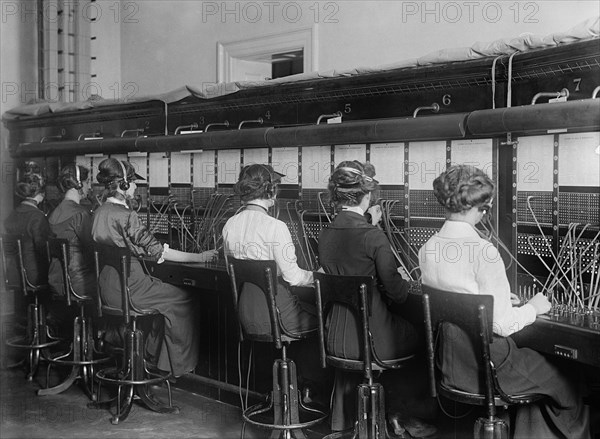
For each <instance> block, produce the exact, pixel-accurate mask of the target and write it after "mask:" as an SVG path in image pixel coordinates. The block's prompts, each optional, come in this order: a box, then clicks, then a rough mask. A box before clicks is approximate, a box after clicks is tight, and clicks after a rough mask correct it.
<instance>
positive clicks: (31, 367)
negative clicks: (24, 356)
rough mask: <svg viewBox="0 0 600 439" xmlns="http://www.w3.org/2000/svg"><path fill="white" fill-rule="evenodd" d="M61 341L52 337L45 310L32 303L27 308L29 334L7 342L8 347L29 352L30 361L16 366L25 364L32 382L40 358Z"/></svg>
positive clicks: (27, 374) (28, 378) (28, 377)
mask: <svg viewBox="0 0 600 439" xmlns="http://www.w3.org/2000/svg"><path fill="white" fill-rule="evenodd" d="M60 342H61V340H60V339H58V338H56V337H53V336H52V335H50V331H49V330H48V326H47V325H46V316H45V314H44V308H43V306H42V305H40V304H38V303H30V304H29V305H28V307H27V333H26V335H22V336H16V337H12V338H11V339H9V340H7V341H6V345H7V346H9V347H12V348H16V349H25V350H28V351H29V352H28V361H26V360H24V361H23V362H19V363H17V364H16V365H14V366H20V365H22V364H25V365H26V366H27V370H26V376H27V380H28V381H32V380H33V377H34V376H35V374H36V373H37V370H38V367H39V363H40V358H41V357H45V355H44V350H45V349H47V348H49V347H51V346H56V345H57V344H59V343H60Z"/></svg>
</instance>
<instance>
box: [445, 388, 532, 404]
mask: <svg viewBox="0 0 600 439" xmlns="http://www.w3.org/2000/svg"><path fill="white" fill-rule="evenodd" d="M438 392H439V394H440V395H442V396H443V397H445V398H448V399H451V400H453V401H457V402H460V403H463V404H471V405H480V406H485V405H486V401H485V395H484V394H482V393H471V392H466V391H464V390H459V389H454V388H451V387H448V386H446V385H444V384H442V383H440V384H439V385H438ZM508 396H509V397H510V398H511V401H510V402H508V401H505V400H503V399H502V398H501V397H500V395H497V394H496V395H494V405H495V406H497V407H502V406H506V405H509V404H530V403H532V402H535V401H537V400H540V399H542V398H544V395H541V394H539V393H525V394H517V395H508Z"/></svg>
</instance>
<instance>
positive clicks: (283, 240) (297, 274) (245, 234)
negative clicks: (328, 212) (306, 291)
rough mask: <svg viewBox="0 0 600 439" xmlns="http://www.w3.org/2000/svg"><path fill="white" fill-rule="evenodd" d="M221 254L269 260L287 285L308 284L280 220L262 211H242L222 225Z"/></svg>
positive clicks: (308, 274) (310, 279)
mask: <svg viewBox="0 0 600 439" xmlns="http://www.w3.org/2000/svg"><path fill="white" fill-rule="evenodd" d="M223 241H224V246H225V255H228V256H233V257H235V258H238V259H253V260H260V261H265V260H269V259H272V260H274V261H275V262H276V263H277V269H278V270H279V273H278V274H280V275H281V276H282V277H283V279H284V280H285V281H286V282H288V283H289V284H290V285H294V286H296V285H312V283H313V274H312V272H311V271H306V270H302V269H301V268H300V267H299V266H298V262H297V259H296V248H295V246H294V243H293V241H292V236H291V234H290V231H289V230H288V228H287V226H286V225H285V223H284V222H283V221H280V220H278V219H276V218H273V217H270V216H268V215H266V214H264V213H262V212H258V211H252V210H244V211H242V212H240V213H238V214H237V215H235V216H233V217H231V218H230V219H229V220H228V221H227V223H226V224H225V227H223Z"/></svg>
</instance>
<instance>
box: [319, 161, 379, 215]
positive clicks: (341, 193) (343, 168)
mask: <svg viewBox="0 0 600 439" xmlns="http://www.w3.org/2000/svg"><path fill="white" fill-rule="evenodd" d="M373 177H375V166H373V165H372V164H370V163H361V162H359V161H357V160H353V161H344V162H341V163H340V164H339V165H338V166H337V167H336V168H335V170H334V171H333V174H331V176H330V177H329V184H328V186H327V188H328V189H329V194H330V197H331V201H332V202H333V203H334V204H335V205H336V206H337V207H340V206H357V205H358V204H360V202H361V201H362V199H363V197H364V196H365V195H366V194H368V193H369V192H373V191H374V190H376V189H378V184H377V183H378V181H377V180H375V179H374V178H373Z"/></svg>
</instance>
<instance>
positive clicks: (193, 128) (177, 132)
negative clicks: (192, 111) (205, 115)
mask: <svg viewBox="0 0 600 439" xmlns="http://www.w3.org/2000/svg"><path fill="white" fill-rule="evenodd" d="M196 128H198V124H197V123H196V122H194V123H193V124H191V125H181V126H178V127H177V128H175V135H178V134H179V133H180V132H181V130H185V129H188V130H195V129H196Z"/></svg>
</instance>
